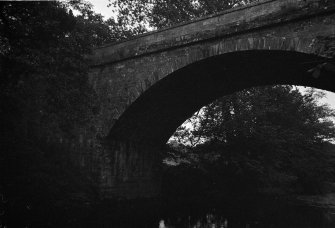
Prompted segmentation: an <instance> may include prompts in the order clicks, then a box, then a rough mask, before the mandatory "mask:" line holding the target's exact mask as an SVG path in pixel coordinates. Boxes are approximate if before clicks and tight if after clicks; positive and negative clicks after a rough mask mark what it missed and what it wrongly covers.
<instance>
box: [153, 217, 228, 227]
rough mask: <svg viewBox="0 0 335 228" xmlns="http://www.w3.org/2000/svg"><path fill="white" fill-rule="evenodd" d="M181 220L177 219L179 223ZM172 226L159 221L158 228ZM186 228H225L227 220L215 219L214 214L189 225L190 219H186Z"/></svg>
mask: <svg viewBox="0 0 335 228" xmlns="http://www.w3.org/2000/svg"><path fill="white" fill-rule="evenodd" d="M180 220H181V219H180V218H179V221H180ZM174 227H175V226H174V225H172V224H165V220H164V219H161V220H160V221H159V226H158V228H174ZM187 227H188V228H227V227H228V220H227V219H226V218H224V219H223V218H222V217H217V216H215V215H214V214H207V215H206V216H205V219H198V220H196V221H193V222H192V223H191V217H190V216H189V217H188V224H187Z"/></svg>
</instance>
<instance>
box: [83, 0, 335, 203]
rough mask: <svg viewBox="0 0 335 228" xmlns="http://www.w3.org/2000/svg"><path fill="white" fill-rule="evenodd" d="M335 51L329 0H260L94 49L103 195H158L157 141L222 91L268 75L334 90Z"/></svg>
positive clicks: (275, 80)
mask: <svg viewBox="0 0 335 228" xmlns="http://www.w3.org/2000/svg"><path fill="white" fill-rule="evenodd" d="M334 56H335V2H334V1H327V0H303V1H302V0H261V1H257V2H255V3H254V4H251V5H249V6H246V7H241V8H235V9H232V10H228V11H225V12H222V13H219V14H217V15H211V16H208V17H205V18H200V19H197V20H195V21H192V22H188V23H184V24H180V25H177V26H175V27H172V28H167V29H163V30H160V31H155V32H151V33H148V34H144V35H141V36H139V37H136V38H134V39H130V40H128V41H124V42H119V43H116V44H111V45H107V46H104V47H100V48H97V49H95V50H94V51H93V54H92V56H91V68H90V74H89V79H90V82H91V85H92V86H93V88H94V89H95V91H96V92H97V94H98V95H99V98H98V101H97V103H98V106H99V108H97V109H96V110H97V111H96V117H97V118H96V119H95V120H96V123H95V126H94V127H95V128H94V129H96V131H97V132H99V133H100V134H102V135H103V136H107V137H102V138H105V139H106V140H107V142H109V143H106V144H104V146H102V147H101V148H102V149H101V150H103V152H101V156H100V157H101V161H102V162H101V165H100V167H99V170H100V176H99V178H100V179H99V181H100V185H101V192H102V195H104V196H105V197H127V198H131V197H137V196H140V197H143V196H150V195H155V194H156V193H157V188H156V187H157V186H156V185H157V181H154V176H155V173H157V172H156V169H155V164H158V163H159V161H160V158H159V153H158V152H159V150H160V149H162V148H161V147H160V145H164V144H165V143H166V141H167V140H168V139H169V137H170V135H172V134H173V132H174V131H175V129H176V128H177V127H178V126H179V125H180V124H181V123H183V122H184V120H186V119H187V118H189V117H190V116H191V115H192V114H193V113H194V112H195V111H196V110H198V109H199V108H201V107H202V106H203V105H205V104H208V103H210V102H211V101H213V100H214V99H215V98H218V97H220V96H222V95H225V94H230V93H233V92H235V91H237V90H242V89H245V88H248V87H253V86H261V85H270V84H296V85H304V86H311V87H316V88H320V89H325V90H329V91H333V92H335V73H334V69H333V68H334ZM327 62H328V63H329V64H328V65H326V66H327V67H326V66H325V65H324V63H327ZM321 66H323V69H322V70H321V71H320V72H319V68H322V67H321ZM326 68H328V69H326ZM313 69H314V70H313ZM315 69H317V70H315ZM313 72H314V73H313ZM94 133H96V132H94ZM157 150H158V151H157Z"/></svg>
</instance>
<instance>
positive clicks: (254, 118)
mask: <svg viewBox="0 0 335 228" xmlns="http://www.w3.org/2000/svg"><path fill="white" fill-rule="evenodd" d="M322 96H323V94H321V93H319V92H317V91H316V90H313V89H311V90H309V91H307V92H306V94H302V93H301V92H300V91H299V90H298V89H296V88H294V87H293V86H279V85H278V86H269V87H258V88H251V89H247V90H243V91H240V92H237V93H234V94H232V95H229V96H225V97H222V98H220V99H218V100H216V101H215V102H213V103H211V104H209V105H207V106H205V107H204V108H203V109H202V111H201V112H202V114H201V115H200V116H199V115H197V116H196V117H193V118H195V119H193V121H192V122H191V123H192V124H193V128H192V127H189V129H188V131H185V129H184V127H183V126H182V127H180V128H179V129H177V131H176V133H175V135H174V138H177V139H179V142H184V144H186V146H187V147H188V150H189V153H191V154H192V156H194V154H197V155H198V157H199V159H198V160H199V161H200V162H199V166H203V165H204V166H205V169H207V170H209V172H210V173H212V174H213V175H214V176H218V180H216V182H220V180H222V179H223V177H224V178H225V179H226V180H231V182H230V183H229V184H227V182H225V183H224V184H223V183H222V186H223V185H225V186H227V185H228V186H231V187H232V188H235V187H236V189H239V188H241V186H244V190H245V188H252V189H250V190H253V191H266V192H277V193H283V192H290V191H294V192H299V191H300V192H313V193H315V192H318V191H321V190H322V188H323V184H324V183H325V182H326V181H333V176H332V175H333V164H332V163H330V160H331V159H330V158H331V156H332V155H331V154H329V153H328V149H325V148H326V147H327V146H328V141H332V140H334V137H335V126H334V123H333V122H332V119H331V118H334V116H335V112H334V110H332V109H330V108H329V107H328V106H326V105H320V104H319V103H318V99H319V98H320V97H322ZM194 141H196V142H198V143H197V144H192V143H189V142H194ZM185 142H186V143H185ZM183 154H185V152H183ZM192 161H194V158H193V157H192ZM218 174H220V175H218ZM234 186H235V187H234ZM236 189H234V191H235V192H236V191H237V190H236Z"/></svg>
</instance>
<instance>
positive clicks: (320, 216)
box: [86, 200, 335, 228]
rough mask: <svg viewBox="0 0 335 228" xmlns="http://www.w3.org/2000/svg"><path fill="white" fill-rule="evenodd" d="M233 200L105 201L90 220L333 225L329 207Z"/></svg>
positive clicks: (253, 227)
mask: <svg viewBox="0 0 335 228" xmlns="http://www.w3.org/2000/svg"><path fill="white" fill-rule="evenodd" d="M235 203H236V202H235ZM235 203H232V202H230V203H226V204H224V203H209V204H204V203H192V202H191V203H190V202H182V201H174V202H173V201H169V202H164V203H163V202H159V201H156V202H132V203H130V202H128V203H126V204H123V203H120V204H119V205H115V204H113V205H114V206H113V209H111V208H110V207H109V206H108V205H109V203H107V204H105V205H104V206H103V207H101V208H100V210H98V211H96V213H97V214H95V215H94V216H92V217H91V222H92V227H157V228H164V227H187V228H189V227H192V228H193V227H199V228H200V227H213V228H214V227H229V228H230V227H232V228H234V227H236V228H263V227H264V228H265V227H266V228H268V227H270V228H271V227H272V228H283V227H285V228H334V227H335V210H332V209H329V208H320V207H311V206H306V205H296V204H292V203H287V202H282V201H276V200H274V201H254V202H253V203H252V204H249V202H248V203H246V202H242V203H240V204H235ZM237 203H238V202H237ZM106 207H109V208H106ZM86 224H87V223H86Z"/></svg>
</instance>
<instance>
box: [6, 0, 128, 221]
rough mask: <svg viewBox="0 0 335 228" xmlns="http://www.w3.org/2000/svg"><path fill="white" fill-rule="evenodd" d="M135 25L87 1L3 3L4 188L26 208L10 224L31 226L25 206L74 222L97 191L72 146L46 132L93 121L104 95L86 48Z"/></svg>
mask: <svg viewBox="0 0 335 228" xmlns="http://www.w3.org/2000/svg"><path fill="white" fill-rule="evenodd" d="M73 11H76V15H74V14H73ZM131 33H132V32H131V30H125V29H124V28H123V27H121V26H120V25H119V24H118V23H116V22H115V21H113V20H112V19H110V20H108V21H106V22H105V21H103V20H102V16H101V15H99V14H96V13H94V12H93V11H92V7H91V5H90V4H87V3H84V2H82V1H69V2H57V1H45V2H39V1H34V2H11V1H6V2H1V3H0V75H1V84H0V99H1V102H0V105H1V107H0V128H1V142H0V150H1V153H0V180H1V181H0V195H4V196H5V197H6V198H7V199H8V198H9V199H8V202H9V204H10V210H12V213H13V214H14V215H13V218H15V216H16V220H17V216H22V219H20V220H18V221H15V219H14V220H12V221H13V222H15V224H10V225H9V226H13V227H17V226H22V227H23V226H30V225H28V223H29V222H28V221H27V220H26V219H23V216H24V215H25V214H30V215H31V214H35V218H38V217H39V218H40V219H39V220H41V219H42V218H43V219H44V220H48V219H50V220H53V219H54V218H53V217H52V216H51V217H49V216H48V214H49V215H52V214H57V215H59V216H60V217H62V218H63V220H62V219H60V221H59V222H60V223H62V222H68V220H66V221H65V220H64V217H67V216H70V214H68V211H69V210H70V209H72V210H74V209H73V208H75V207H77V206H79V205H80V206H81V207H82V208H83V207H84V206H83V204H84V205H85V200H87V201H90V200H91V199H93V198H94V197H95V195H94V192H93V191H92V190H91V185H90V184H91V183H90V180H88V178H87V177H85V176H84V175H82V174H81V173H80V172H79V170H78V167H76V168H75V166H74V165H73V163H72V160H71V158H73V157H72V156H71V155H73V151H70V150H69V149H64V147H62V146H60V145H58V144H57V143H50V142H49V141H48V140H47V139H48V138H50V139H54V138H56V139H58V138H67V139H72V138H74V137H76V131H78V129H80V128H86V129H89V126H92V125H93V124H94V123H92V122H93V120H94V114H95V113H94V109H96V107H95V106H96V104H95V103H96V100H97V99H99V97H97V95H96V94H95V92H94V90H93V89H92V88H91V86H90V85H89V82H88V66H89V64H88V62H87V59H86V57H85V56H87V55H88V54H90V53H91V50H92V47H95V46H99V45H103V44H105V43H108V42H112V41H117V40H119V39H121V38H124V37H125V36H130V34H131ZM77 195H83V196H85V197H86V198H85V197H82V198H81V200H76V196H77ZM53 210H54V211H56V212H54V211H53ZM72 212H73V211H72ZM15 213H17V214H15ZM6 215H7V214H6ZM72 215H73V214H72ZM28 217H29V216H28ZM70 220H71V221H73V220H72V218H70V219H69V221H70ZM48 222H50V221H48ZM48 222H45V224H47V223H48ZM0 223H1V224H2V221H1V222H0ZM19 223H22V224H19ZM2 225H7V224H2ZM35 225H36V224H35ZM33 226H34V225H33ZM56 226H57V227H59V226H64V224H58V225H56ZM73 226H75V225H73Z"/></svg>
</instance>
